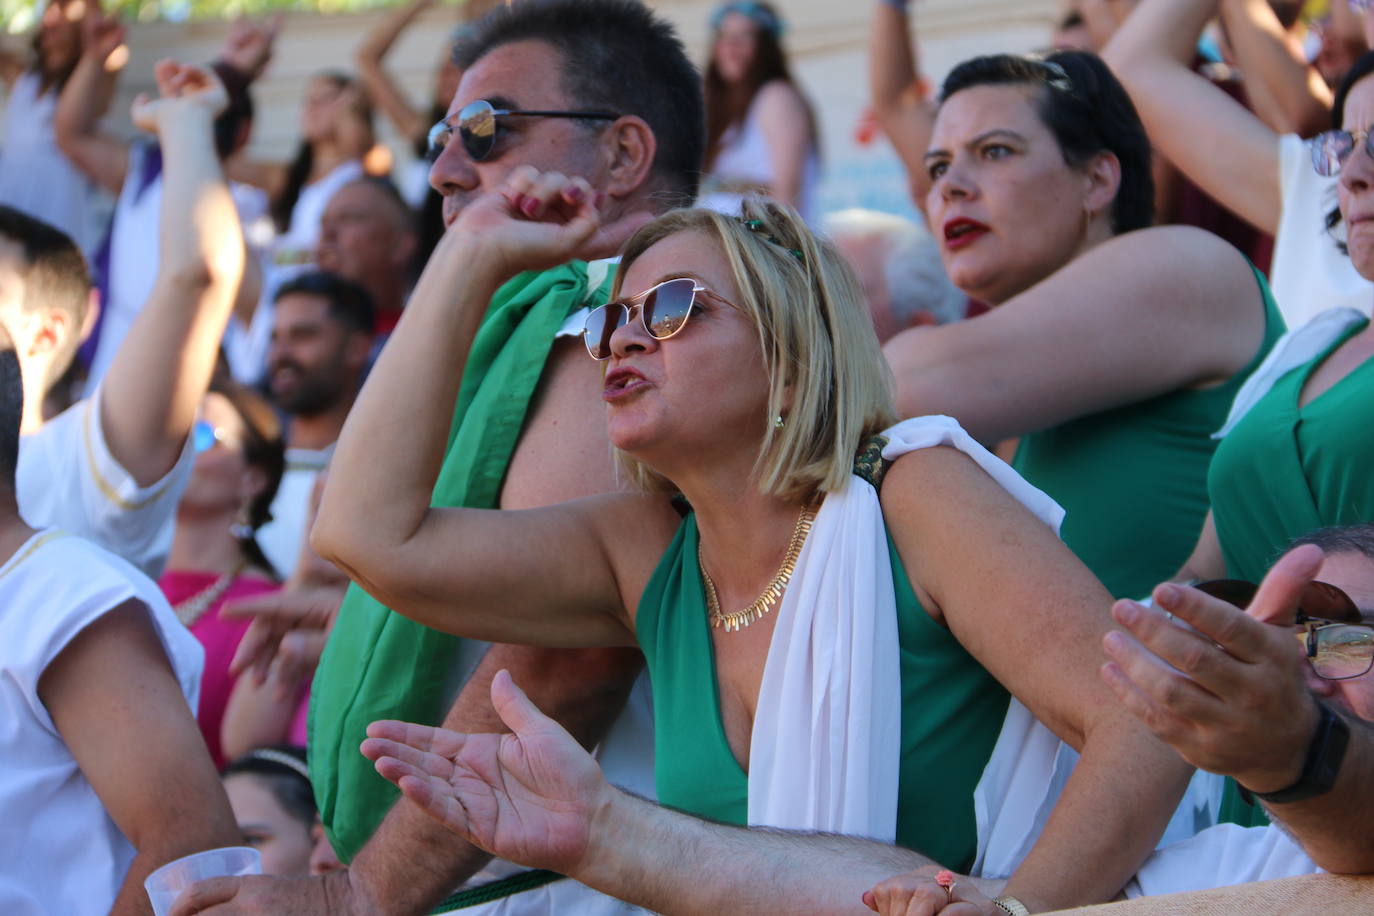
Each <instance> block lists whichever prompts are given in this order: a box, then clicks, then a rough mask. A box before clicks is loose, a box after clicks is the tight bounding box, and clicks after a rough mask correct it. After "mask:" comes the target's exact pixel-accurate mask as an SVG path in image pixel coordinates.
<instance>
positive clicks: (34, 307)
mask: <svg viewBox="0 0 1374 916" xmlns="http://www.w3.org/2000/svg"><path fill="white" fill-rule="evenodd" d="M0 236H4V237H5V238H7V239H10V240H11V241H14V242H16V243H17V244H18V245H19V246H20V248H22V249H23V253H24V264H23V265H22V268H23V279H24V300H23V309H24V311H25V312H29V313H31V312H36V311H38V310H39V309H56V310H58V311H61V312H65V313H66V315H67V318H68V321H69V323H70V325H71V334H69V335H68V337H67V340H66V342H65V344H64V346H63V349H62V351H61V352H59V353H57V354H56V356H55V357H54V362H53V367H52V378H53V379H56V378H57V377H59V376H60V375H62V373H63V372H65V371H67V367H68V366H69V365H71V361H72V358H73V357H74V356H76V350H77V347H79V346H80V345H81V326H82V325H83V324H84V323H85V320H86V310H87V309H88V308H89V305H90V295H91V274H90V271H89V270H87V268H86V259H85V258H84V257H82V256H81V250H80V249H79V248H77V247H76V243H75V242H73V241H72V240H71V239H70V238H69V237H68V236H67V234H66V233H65V232H63V231H62V230H60V229H56V228H54V227H52V226H49V225H48V224H47V223H45V222H43V221H41V220H37V219H34V218H33V217H32V216H29V215H28V214H26V213H21V212H20V211H18V210H15V209H14V208H13V207H6V206H0ZM48 381H49V382H51V381H52V379H49V380H48Z"/></svg>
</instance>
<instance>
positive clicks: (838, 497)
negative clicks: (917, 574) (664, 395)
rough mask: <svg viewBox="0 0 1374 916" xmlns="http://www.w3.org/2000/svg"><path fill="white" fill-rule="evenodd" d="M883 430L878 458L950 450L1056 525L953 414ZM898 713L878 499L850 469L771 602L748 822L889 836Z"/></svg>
mask: <svg viewBox="0 0 1374 916" xmlns="http://www.w3.org/2000/svg"><path fill="white" fill-rule="evenodd" d="M883 435H884V436H886V437H887V438H888V443H887V445H886V447H884V449H883V457H884V458H887V459H894V458H897V457H898V456H900V455H904V454H906V453H907V452H911V451H915V450H917V449H921V448H929V447H931V446H936V445H947V446H952V447H954V448H957V449H959V450H960V451H962V452H963V453H964V454H966V455H968V456H969V457H970V458H972V459H973V460H974V461H975V462H976V463H977V464H978V465H979V467H981V468H982V469H983V470H984V471H986V472H987V473H988V474H989V475H990V476H991V477H992V478H993V479H994V480H996V481H997V482H998V483H999V484H1000V485H1001V486H1002V487H1004V488H1005V489H1006V490H1007V492H1008V493H1010V494H1011V495H1012V496H1014V497H1016V499H1018V500H1019V501H1020V502H1021V503H1022V504H1023V505H1025V506H1026V508H1028V509H1029V510H1030V511H1031V512H1032V513H1034V514H1035V515H1036V517H1037V518H1039V519H1041V520H1042V521H1043V522H1045V524H1047V525H1049V526H1050V527H1051V528H1052V529H1054V530H1055V531H1056V532H1058V530H1059V524H1060V522H1061V521H1062V520H1063V517H1064V510H1063V509H1061V508H1060V507H1059V505H1058V504H1057V503H1055V502H1054V500H1052V499H1050V498H1049V497H1048V496H1046V495H1045V494H1044V493H1042V492H1041V491H1039V490H1037V489H1036V488H1034V487H1032V486H1031V485H1030V484H1028V483H1026V482H1025V481H1024V480H1023V479H1021V477H1020V475H1018V474H1017V473H1016V472H1015V471H1013V470H1012V469H1011V468H1010V467H1008V466H1007V465H1006V464H1004V463H1003V462H1002V461H1000V460H999V459H998V458H996V457H995V456H994V455H993V454H992V453H991V452H989V451H988V450H987V449H985V448H983V446H981V445H979V444H978V443H977V442H975V441H974V440H973V438H972V437H971V436H969V434H968V433H967V432H965V431H964V430H963V428H962V427H960V426H959V424H958V423H957V422H955V421H954V420H953V419H951V418H949V417H940V416H935V417H919V418H916V419H912V420H905V421H903V422H901V423H898V424H897V425H895V426H893V427H891V428H890V429H888V430H886V431H885V432H884V433H883ZM951 523H957V519H951ZM1012 704H1013V706H1018V705H1019V704H1017V703H1016V702H1015V701H1014V700H1013V701H1012ZM901 712H902V695H901V682H900V672H899V669H898V652H897V607H896V598H895V596H894V593H893V588H892V565H891V561H890V560H889V558H888V548H887V534H886V531H885V529H884V526H883V515H882V507H881V505H880V504H879V501H878V494H877V491H875V490H874V489H873V487H872V486H871V485H870V484H869V483H868V482H867V481H865V480H863V479H862V478H859V477H853V478H851V479H850V481H849V485H848V486H847V487H845V488H844V489H843V490H841V491H839V492H836V493H832V494H830V495H829V496H827V497H826V499H825V502H824V503H823V504H822V506H821V508H820V511H819V512H818V513H817V516H816V520H815V522H814V524H813V525H812V528H811V534H810V536H809V537H808V538H807V540H806V544H805V546H804V547H803V548H802V552H801V555H800V557H799V558H798V560H797V566H796V570H795V572H794V573H793V574H792V580H791V582H790V583H789V585H788V587H787V591H786V593H785V594H784V596H783V599H782V604H781V606H780V607H779V608H778V619H777V623H776V627H775V630H774V632H773V639H772V643H771V644H770V647H769V650H768V660H767V663H766V666H765V668H764V673H763V682H762V685H761V687H760V690H759V704H758V710H757V713H756V716H755V719H754V729H753V735H752V737H751V739H750V766H749V823H750V824H751V825H755V826H770V827H781V828H787V829H794V830H812V831H822V832H827V833H844V834H850V835H854V836H864V837H871V838H873V839H878V840H883V841H886V842H889V843H890V842H892V841H893V840H894V839H895V837H896V832H897V778H898V769H899V765H900V754H901V726H902V722H901ZM1027 715H1028V714H1027ZM1032 721H1034V720H1032ZM1036 724H1037V725H1038V723H1036ZM1041 728H1042V729H1043V726H1041ZM1047 734H1048V733H1047ZM1050 737H1051V738H1053V736H1050ZM981 827H982V818H981V817H980V834H981V832H982V831H981ZM979 845H980V849H981V848H982V847H983V846H984V845H985V843H984V841H983V839H982V837H981V836H980V843H979Z"/></svg>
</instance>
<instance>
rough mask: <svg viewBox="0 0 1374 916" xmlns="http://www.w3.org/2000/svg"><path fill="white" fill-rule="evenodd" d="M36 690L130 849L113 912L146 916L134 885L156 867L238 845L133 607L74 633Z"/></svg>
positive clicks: (165, 669)
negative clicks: (131, 854)
mask: <svg viewBox="0 0 1374 916" xmlns="http://www.w3.org/2000/svg"><path fill="white" fill-rule="evenodd" d="M39 694H40V696H41V698H42V700H43V704H44V706H46V707H47V709H48V711H49V714H50V715H51V716H52V719H53V724H54V725H56V727H57V730H58V732H59V733H60V734H61V735H62V740H63V741H64V742H65V743H66V745H67V747H68V748H69V749H70V750H71V753H72V756H73V757H74V758H76V762H77V765H78V766H80V768H81V772H82V774H83V775H84V776H85V777H86V779H87V780H88V781H89V782H90V784H91V786H92V788H94V789H95V793H96V795H97V796H98V797H99V798H100V801H101V803H102V804H103V805H104V806H105V810H106V811H108V812H109V814H110V818H111V819H112V820H113V821H114V822H115V824H116V825H117V826H118V827H119V830H120V832H122V833H123V834H124V835H125V836H126V837H127V838H128V839H129V842H130V843H132V844H133V846H134V848H135V849H136V850H137V852H138V854H137V856H136V857H135V858H134V861H133V864H132V865H131V866H130V867H129V872H128V875H127V877H126V878H125V879H124V884H123V886H122V887H121V888H120V891H119V895H118V897H117V898H116V900H115V904H114V907H113V909H112V910H111V913H112V914H114V916H133V914H140V916H146V914H151V912H152V910H151V908H150V906H149V902H148V895H147V894H146V893H145V892H144V890H143V879H144V878H145V877H147V875H148V873H149V872H151V871H152V870H153V869H155V868H157V867H158V866H160V865H162V864H164V863H166V862H170V861H171V860H172V859H176V858H179V857H181V856H184V855H189V854H190V853H193V852H198V851H200V850H202V849H212V848H214V847H217V846H237V845H239V844H240V843H242V834H240V833H239V830H238V826H237V824H235V822H234V815H233V812H232V811H230V809H229V801H228V799H227V798H225V795H224V789H223V787H222V786H221V785H220V781H219V776H218V774H216V772H215V767H214V764H213V763H212V762H211V761H210V754H209V752H208V751H206V749H205V742H204V741H202V740H201V737H200V731H199V729H198V728H197V727H196V722H195V719H194V718H193V717H192V715H191V710H190V707H189V706H187V705H186V698H185V697H184V696H183V695H182V693H181V688H180V687H179V686H178V684H177V680H176V677H175V675H174V674H173V673H172V669H171V666H170V665H169V664H168V661H167V656H166V654H165V652H164V651H163V648H162V644H161V642H160V641H159V639H158V636H157V634H156V632H155V631H154V629H153V624H152V621H151V620H150V619H149V617H148V609H147V607H146V606H145V605H144V604H143V603H142V602H139V601H129V602H126V603H125V604H123V605H121V606H120V607H118V608H116V609H115V610H112V611H110V612H109V613H107V614H105V615H104V616H102V617H101V618H100V619H98V620H97V621H95V622H94V623H92V624H91V625H90V626H88V627H86V629H84V630H83V631H82V632H81V633H80V634H78V635H77V636H76V638H75V639H73V640H72V641H71V643H69V644H68V645H67V647H66V648H65V649H63V651H62V652H61V654H59V655H58V656H57V658H56V659H54V660H53V662H52V664H50V665H49V666H48V667H47V669H46V670H45V671H44V672H43V676H42V678H41V679H40V681H39ZM95 827H96V825H93V824H87V825H67V829H94V828H95Z"/></svg>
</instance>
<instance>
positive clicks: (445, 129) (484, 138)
mask: <svg viewBox="0 0 1374 916" xmlns="http://www.w3.org/2000/svg"><path fill="white" fill-rule="evenodd" d="M619 117H620V115H618V114H612V113H611V112H609V111H516V110H513V109H510V108H496V107H495V106H493V105H492V104H491V103H490V102H488V101H487V100H485V99H478V100H477V101H475V102H469V103H468V104H466V105H464V106H463V107H462V109H461V110H460V111H459V112H458V113H457V114H456V115H450V116H449V117H447V118H444V119H443V120H442V121H440V122H439V123H438V124H435V125H434V126H433V127H431V128H430V129H429V148H428V149H427V151H426V155H427V156H428V158H429V161H430V162H433V161H434V160H435V159H438V158H439V154H440V153H442V152H443V151H444V149H445V148H446V147H447V146H448V143H449V140H451V139H452V138H453V132H454V131H455V130H456V131H458V139H459V140H460V141H462V144H463V150H464V151H465V152H466V153H467V154H468V158H469V159H471V160H472V161H473V162H481V161H482V160H483V159H486V158H487V157H488V156H490V155H491V151H492V149H493V148H495V146H496V138H497V136H498V134H499V132H500V128H501V121H500V119H501V118H576V119H579V120H585V121H614V120H615V119H616V118H619Z"/></svg>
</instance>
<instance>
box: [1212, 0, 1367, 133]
mask: <svg viewBox="0 0 1374 916" xmlns="http://www.w3.org/2000/svg"><path fill="white" fill-rule="evenodd" d="M1337 5H1338V6H1339V5H1340V4H1337ZM1221 19H1222V22H1223V23H1225V24H1226V37H1227V40H1228V41H1229V42H1230V44H1231V50H1232V51H1234V52H1235V55H1236V65H1237V66H1238V67H1239V68H1240V73H1241V76H1242V78H1243V79H1244V80H1245V91H1246V94H1247V95H1249V97H1250V102H1251V104H1252V105H1254V106H1255V109H1256V111H1258V112H1262V113H1263V114H1264V120H1265V122H1266V123H1267V124H1268V125H1269V126H1270V127H1271V128H1273V129H1274V130H1276V131H1278V132H1279V133H1281V134H1299V135H1301V136H1304V137H1310V136H1312V135H1313V134H1316V133H1320V132H1321V131H1323V130H1326V129H1327V128H1328V127H1330V121H1331V102H1332V93H1331V89H1330V87H1328V86H1327V85H1326V81H1325V80H1323V79H1322V77H1321V74H1320V73H1318V72H1317V68H1316V67H1313V66H1312V65H1310V64H1309V63H1308V62H1307V56H1306V54H1305V53H1304V51H1303V48H1302V45H1301V44H1300V43H1299V42H1298V41H1297V40H1296V39H1295V38H1294V37H1293V36H1292V35H1290V34H1289V33H1288V32H1287V31H1286V30H1285V29H1284V27H1283V23H1281V22H1280V21H1279V17H1278V15H1277V14H1276V13H1275V12H1274V8H1273V7H1271V6H1270V5H1269V3H1268V2H1267V0H1221Z"/></svg>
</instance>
